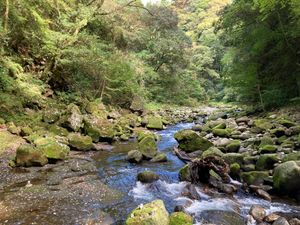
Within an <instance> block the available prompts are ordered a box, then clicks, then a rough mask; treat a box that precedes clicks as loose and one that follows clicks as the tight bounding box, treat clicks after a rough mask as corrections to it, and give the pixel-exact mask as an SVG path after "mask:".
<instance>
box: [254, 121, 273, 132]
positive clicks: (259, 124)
mask: <svg viewBox="0 0 300 225" xmlns="http://www.w3.org/2000/svg"><path fill="white" fill-rule="evenodd" d="M254 126H256V127H257V128H259V129H261V130H262V131H266V130H270V129H271V128H272V127H273V125H272V123H270V122H269V121H268V120H266V119H257V120H254Z"/></svg>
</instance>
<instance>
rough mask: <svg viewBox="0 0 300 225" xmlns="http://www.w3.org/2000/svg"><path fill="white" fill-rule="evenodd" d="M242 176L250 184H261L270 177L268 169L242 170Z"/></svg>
mask: <svg viewBox="0 0 300 225" xmlns="http://www.w3.org/2000/svg"><path fill="white" fill-rule="evenodd" d="M241 177H242V179H243V181H244V182H246V183H247V184H248V185H252V184H253V185H261V184H263V182H264V180H265V179H267V178H268V177H269V172H268V171H250V172H242V173H241Z"/></svg>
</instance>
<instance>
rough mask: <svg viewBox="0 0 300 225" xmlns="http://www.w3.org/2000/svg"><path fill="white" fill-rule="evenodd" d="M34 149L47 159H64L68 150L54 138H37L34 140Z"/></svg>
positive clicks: (67, 147)
mask: <svg viewBox="0 0 300 225" xmlns="http://www.w3.org/2000/svg"><path fill="white" fill-rule="evenodd" d="M34 144H35V145H36V148H37V149H38V150H39V151H41V152H43V153H44V154H45V156H46V157H47V158H48V159H66V158H67V156H68V154H69V152H70V148H69V146H67V145H65V144H62V143H60V142H58V141H57V140H55V139H54V138H43V137H41V138H37V139H35V140H34Z"/></svg>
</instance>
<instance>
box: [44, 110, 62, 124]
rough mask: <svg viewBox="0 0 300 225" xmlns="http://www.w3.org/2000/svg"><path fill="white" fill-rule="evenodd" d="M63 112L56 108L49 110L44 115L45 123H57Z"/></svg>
mask: <svg viewBox="0 0 300 225" xmlns="http://www.w3.org/2000/svg"><path fill="white" fill-rule="evenodd" d="M61 113H62V112H61V111H59V110H58V109H56V108H51V109H47V110H46V111H44V113H43V121H44V122H45V123H55V122H56V121H58V120H59V118H60V116H61Z"/></svg>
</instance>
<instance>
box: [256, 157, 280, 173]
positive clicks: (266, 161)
mask: <svg viewBox="0 0 300 225" xmlns="http://www.w3.org/2000/svg"><path fill="white" fill-rule="evenodd" d="M278 161H279V157H278V156H277V155H276V154H263V155H260V156H259V158H258V160H257V162H256V169H257V170H269V169H273V166H274V164H275V163H277V162H278Z"/></svg>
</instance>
